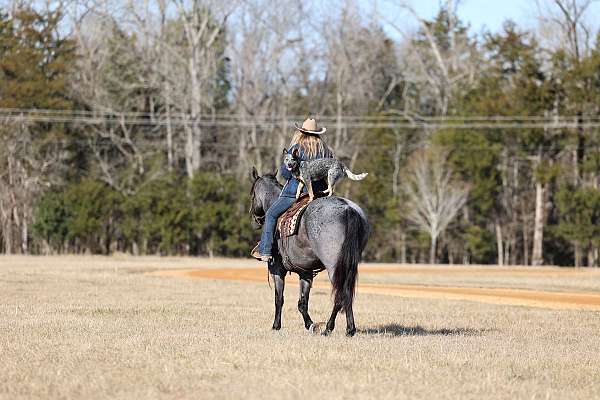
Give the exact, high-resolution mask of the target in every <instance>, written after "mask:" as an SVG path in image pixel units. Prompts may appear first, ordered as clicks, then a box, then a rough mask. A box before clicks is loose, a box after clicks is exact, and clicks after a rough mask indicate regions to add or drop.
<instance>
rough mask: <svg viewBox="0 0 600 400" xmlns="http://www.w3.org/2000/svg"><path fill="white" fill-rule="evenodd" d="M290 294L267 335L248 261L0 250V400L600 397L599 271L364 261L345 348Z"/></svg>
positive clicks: (268, 301)
mask: <svg viewBox="0 0 600 400" xmlns="http://www.w3.org/2000/svg"><path fill="white" fill-rule="evenodd" d="M189 278H194V279H189ZM297 291H298V287H297V278H296V276H294V275H293V276H290V277H288V279H287V289H286V304H285V306H284V315H283V329H282V331H280V332H271V331H270V329H269V328H270V326H271V323H272V317H273V304H272V303H273V294H272V289H270V288H269V286H268V284H267V276H266V270H265V269H264V268H261V264H260V263H258V262H254V261H249V260H231V259H213V260H207V259H195V258H158V257H139V258H134V257H127V256H115V257H109V258H106V257H75V256H72V257H0V398H6V399H17V398H23V399H25V398H26V399H29V398H84V399H89V398H92V399H93V398H123V399H131V398H176V399H179V398H193V399H198V398H201V399H204V398H227V399H229V398H251V399H252V398H260V399H271V398H277V399H282V398H283V399H285V398H332V399H336V398H377V399H380V398H382V399H388V398H389V399H398V398H432V399H438V398H460V399H465V398H467V399H468V398H473V399H475V398H477V399H480V398H502V399H513V398H523V399H525V398H527V399H546V398H559V399H563V398H582V399H593V398H600V271H594V270H586V269H580V270H575V269H560V268H550V267H548V268H500V267H464V266H453V267H441V266H398V265H381V264H378V265H363V266H361V269H360V276H359V289H358V294H357V297H356V303H355V316H356V320H357V327H358V329H359V333H358V334H357V335H356V336H355V337H354V338H351V339H349V338H346V337H345V336H344V335H343V333H344V317H343V316H340V317H339V318H338V324H337V329H336V332H335V333H334V334H333V335H332V336H331V337H327V338H325V337H321V336H314V335H311V334H309V333H307V332H306V331H304V329H303V324H302V321H301V317H300V315H299V313H298V312H297V310H296V301H297ZM310 306H311V314H312V316H313V319H314V320H316V321H324V320H325V319H326V317H327V315H328V313H329V312H330V308H331V301H330V296H329V284H328V283H327V279H326V275H325V274H323V273H322V274H321V275H320V276H319V279H318V280H317V282H316V283H315V288H314V289H313V292H312V297H311V304H310Z"/></svg>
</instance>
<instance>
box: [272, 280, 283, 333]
mask: <svg viewBox="0 0 600 400" xmlns="http://www.w3.org/2000/svg"><path fill="white" fill-rule="evenodd" d="M271 276H272V277H273V282H274V283H275V320H274V321H273V329H274V330H276V331H278V330H280V329H281V308H282V307H283V289H284V288H285V273H284V274H272V275H271Z"/></svg>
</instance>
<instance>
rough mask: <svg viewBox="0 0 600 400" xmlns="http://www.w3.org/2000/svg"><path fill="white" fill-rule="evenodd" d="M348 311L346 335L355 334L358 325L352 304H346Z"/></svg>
mask: <svg viewBox="0 0 600 400" xmlns="http://www.w3.org/2000/svg"><path fill="white" fill-rule="evenodd" d="M345 311H346V336H350V337H352V336H354V334H355V333H356V326H355V325H354V312H353V311H352V304H347V305H346V306H345Z"/></svg>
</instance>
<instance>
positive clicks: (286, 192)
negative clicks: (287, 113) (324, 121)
mask: <svg viewBox="0 0 600 400" xmlns="http://www.w3.org/2000/svg"><path fill="white" fill-rule="evenodd" d="M296 148H297V149H298V150H299V157H300V159H301V160H302V161H308V160H311V159H317V158H332V157H333V154H332V153H331V152H326V154H323V155H317V156H316V157H313V158H306V155H305V154H304V150H302V148H301V147H300V146H298V145H297V144H295V145H293V146H292V147H290V148H289V149H288V154H292V152H293V151H294V149H296ZM279 173H280V174H281V176H283V178H284V179H286V181H287V182H286V183H285V186H284V187H283V190H282V191H281V194H280V197H296V190H298V183H299V182H298V179H296V178H294V176H293V175H292V172H291V171H289V170H288V169H287V167H286V166H285V164H284V163H281V166H280V167H279ZM312 187H313V191H314V192H322V191H324V190H325V189H327V182H325V181H323V180H321V181H317V182H313V183H312ZM307 190H308V189H307V188H306V186H304V187H303V188H302V193H306V191H307Z"/></svg>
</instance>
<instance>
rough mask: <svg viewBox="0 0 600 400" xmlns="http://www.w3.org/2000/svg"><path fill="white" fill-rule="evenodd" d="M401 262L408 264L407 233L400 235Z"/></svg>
mask: <svg viewBox="0 0 600 400" xmlns="http://www.w3.org/2000/svg"><path fill="white" fill-rule="evenodd" d="M400 262H401V263H402V264H406V232H404V231H402V233H401V234H400Z"/></svg>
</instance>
